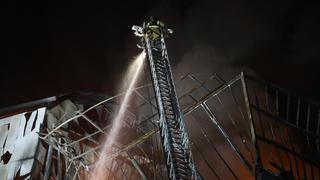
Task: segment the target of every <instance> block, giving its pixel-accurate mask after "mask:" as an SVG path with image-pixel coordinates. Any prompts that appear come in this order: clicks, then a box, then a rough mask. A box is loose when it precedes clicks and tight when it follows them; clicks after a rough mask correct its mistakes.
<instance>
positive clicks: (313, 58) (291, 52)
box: [0, 0, 320, 107]
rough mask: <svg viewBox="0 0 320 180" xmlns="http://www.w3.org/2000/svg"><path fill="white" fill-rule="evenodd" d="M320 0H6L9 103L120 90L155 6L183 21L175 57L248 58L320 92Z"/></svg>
mask: <svg viewBox="0 0 320 180" xmlns="http://www.w3.org/2000/svg"><path fill="white" fill-rule="evenodd" d="M319 7H320V6H319V5H318V4H316V3H312V2H309V1H293V0H283V1H278V0H270V1H261V2H258V1H242V2H240V1H239V0H224V1H216V0H211V1H209V0H207V1H192V0H181V1H174V2H171V1H169V0H166V1H164V0H163V1H129V2H120V1H115V2H109V1H106V0H105V1H99V2H98V1H79V0H78V1H61V2H58V1H22V2H17V1H14V0H12V1H9V2H8V3H7V7H6V8H3V9H4V11H3V12H4V14H5V16H4V19H5V20H4V21H3V22H2V29H5V33H3V34H2V35H3V36H4V38H2V39H4V41H2V43H3V45H4V47H6V48H5V54H6V55H4V56H3V55H2V58H1V66H0V67H1V69H0V73H1V74H0V75H1V79H0V83H1V96H0V100H1V101H0V107H5V106H8V105H14V104H17V103H21V102H25V101H30V100H35V99H39V98H43V97H47V96H52V95H57V94H60V93H66V92H72V91H91V92H100V93H101V92H102V93H107V94H113V93H114V89H115V87H116V84H117V82H118V81H119V79H120V78H121V72H123V70H124V69H125V68H126V67H127V65H128V60H130V59H131V58H132V57H133V56H134V55H136V54H137V53H138V52H139V50H138V49H137V48H136V46H135V44H136V42H137V39H136V38H135V37H134V36H133V34H132V32H131V26H132V25H133V24H141V23H142V21H143V20H144V19H145V18H146V17H148V16H149V15H155V16H158V17H159V18H161V19H162V20H163V21H165V22H166V23H167V24H168V26H169V27H171V28H172V29H173V30H174V35H173V36H172V37H171V38H170V39H169V40H168V41H167V42H168V46H169V50H168V51H169V55H170V57H171V61H172V62H173V64H174V65H175V66H178V65H179V64H181V63H182V64H183V63H185V64H187V65H188V66H190V67H191V65H190V64H192V63H193V62H196V60H198V59H205V60H202V61H200V62H199V63H197V67H198V69H201V66H203V69H206V70H209V71H211V72H212V71H215V70H216V69H217V68H219V67H224V68H225V69H227V68H229V67H230V68H235V67H238V68H239V67H247V68H249V69H251V70H252V71H254V72H255V73H256V74H257V75H258V76H260V77H261V78H262V79H264V80H267V81H270V82H273V83H275V84H278V85H281V86H283V87H286V88H289V89H292V91H294V92H297V93H298V94H302V95H305V96H309V97H311V98H315V99H316V100H320V95H319V93H318V92H320V86H319V85H317V84H318V82H319V77H320V70H319V67H320V66H319V65H320V60H319V58H320V45H319V42H320V33H319V32H320V24H319V22H320V21H319V19H318V18H319V17H320V16H319V15H320V11H319ZM208 61H210V62H209V65H210V66H208ZM183 67H184V66H183ZM190 67H189V68H190ZM199 67H200V68H199ZM178 69H179V67H178ZM182 69H183V68H182ZM180 70H181V68H180ZM195 70H196V71H197V69H195Z"/></svg>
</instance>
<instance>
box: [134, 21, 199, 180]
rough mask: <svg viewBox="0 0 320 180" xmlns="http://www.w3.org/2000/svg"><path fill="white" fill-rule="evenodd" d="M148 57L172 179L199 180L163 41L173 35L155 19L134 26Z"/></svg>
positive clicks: (140, 45) (168, 167)
mask: <svg viewBox="0 0 320 180" xmlns="http://www.w3.org/2000/svg"><path fill="white" fill-rule="evenodd" d="M132 29H133V30H134V31H135V35H136V36H138V37H141V42H140V44H138V47H140V48H142V49H143V50H144V51H145V53H146V54H147V58H148V62H149V65H150V71H151V76H152V82H153V87H154V91H155V95H156V100H157V105H158V111H159V116H160V120H159V127H160V133H161V139H162V144H163V148H164V153H165V155H166V163H167V169H168V172H169V178H170V179H200V176H199V175H198V173H197V171H196V168H195V165H194V162H193V159H192V154H191V148H190V143H189V139H188V135H187V130H186V127H185V123H184V120H183V115H182V113H181V110H180V107H179V103H178V98H177V95H176V91H175V86H174V82H173V77H172V72H171V67H170V62H169V59H168V54H167V49H166V45H165V41H164V38H165V37H168V35H169V34H171V33H172V30H170V29H167V28H166V27H165V25H164V24H163V23H162V22H161V21H159V20H156V19H153V18H150V20H149V21H148V22H146V23H144V24H143V26H142V27H139V26H133V27H132Z"/></svg>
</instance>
